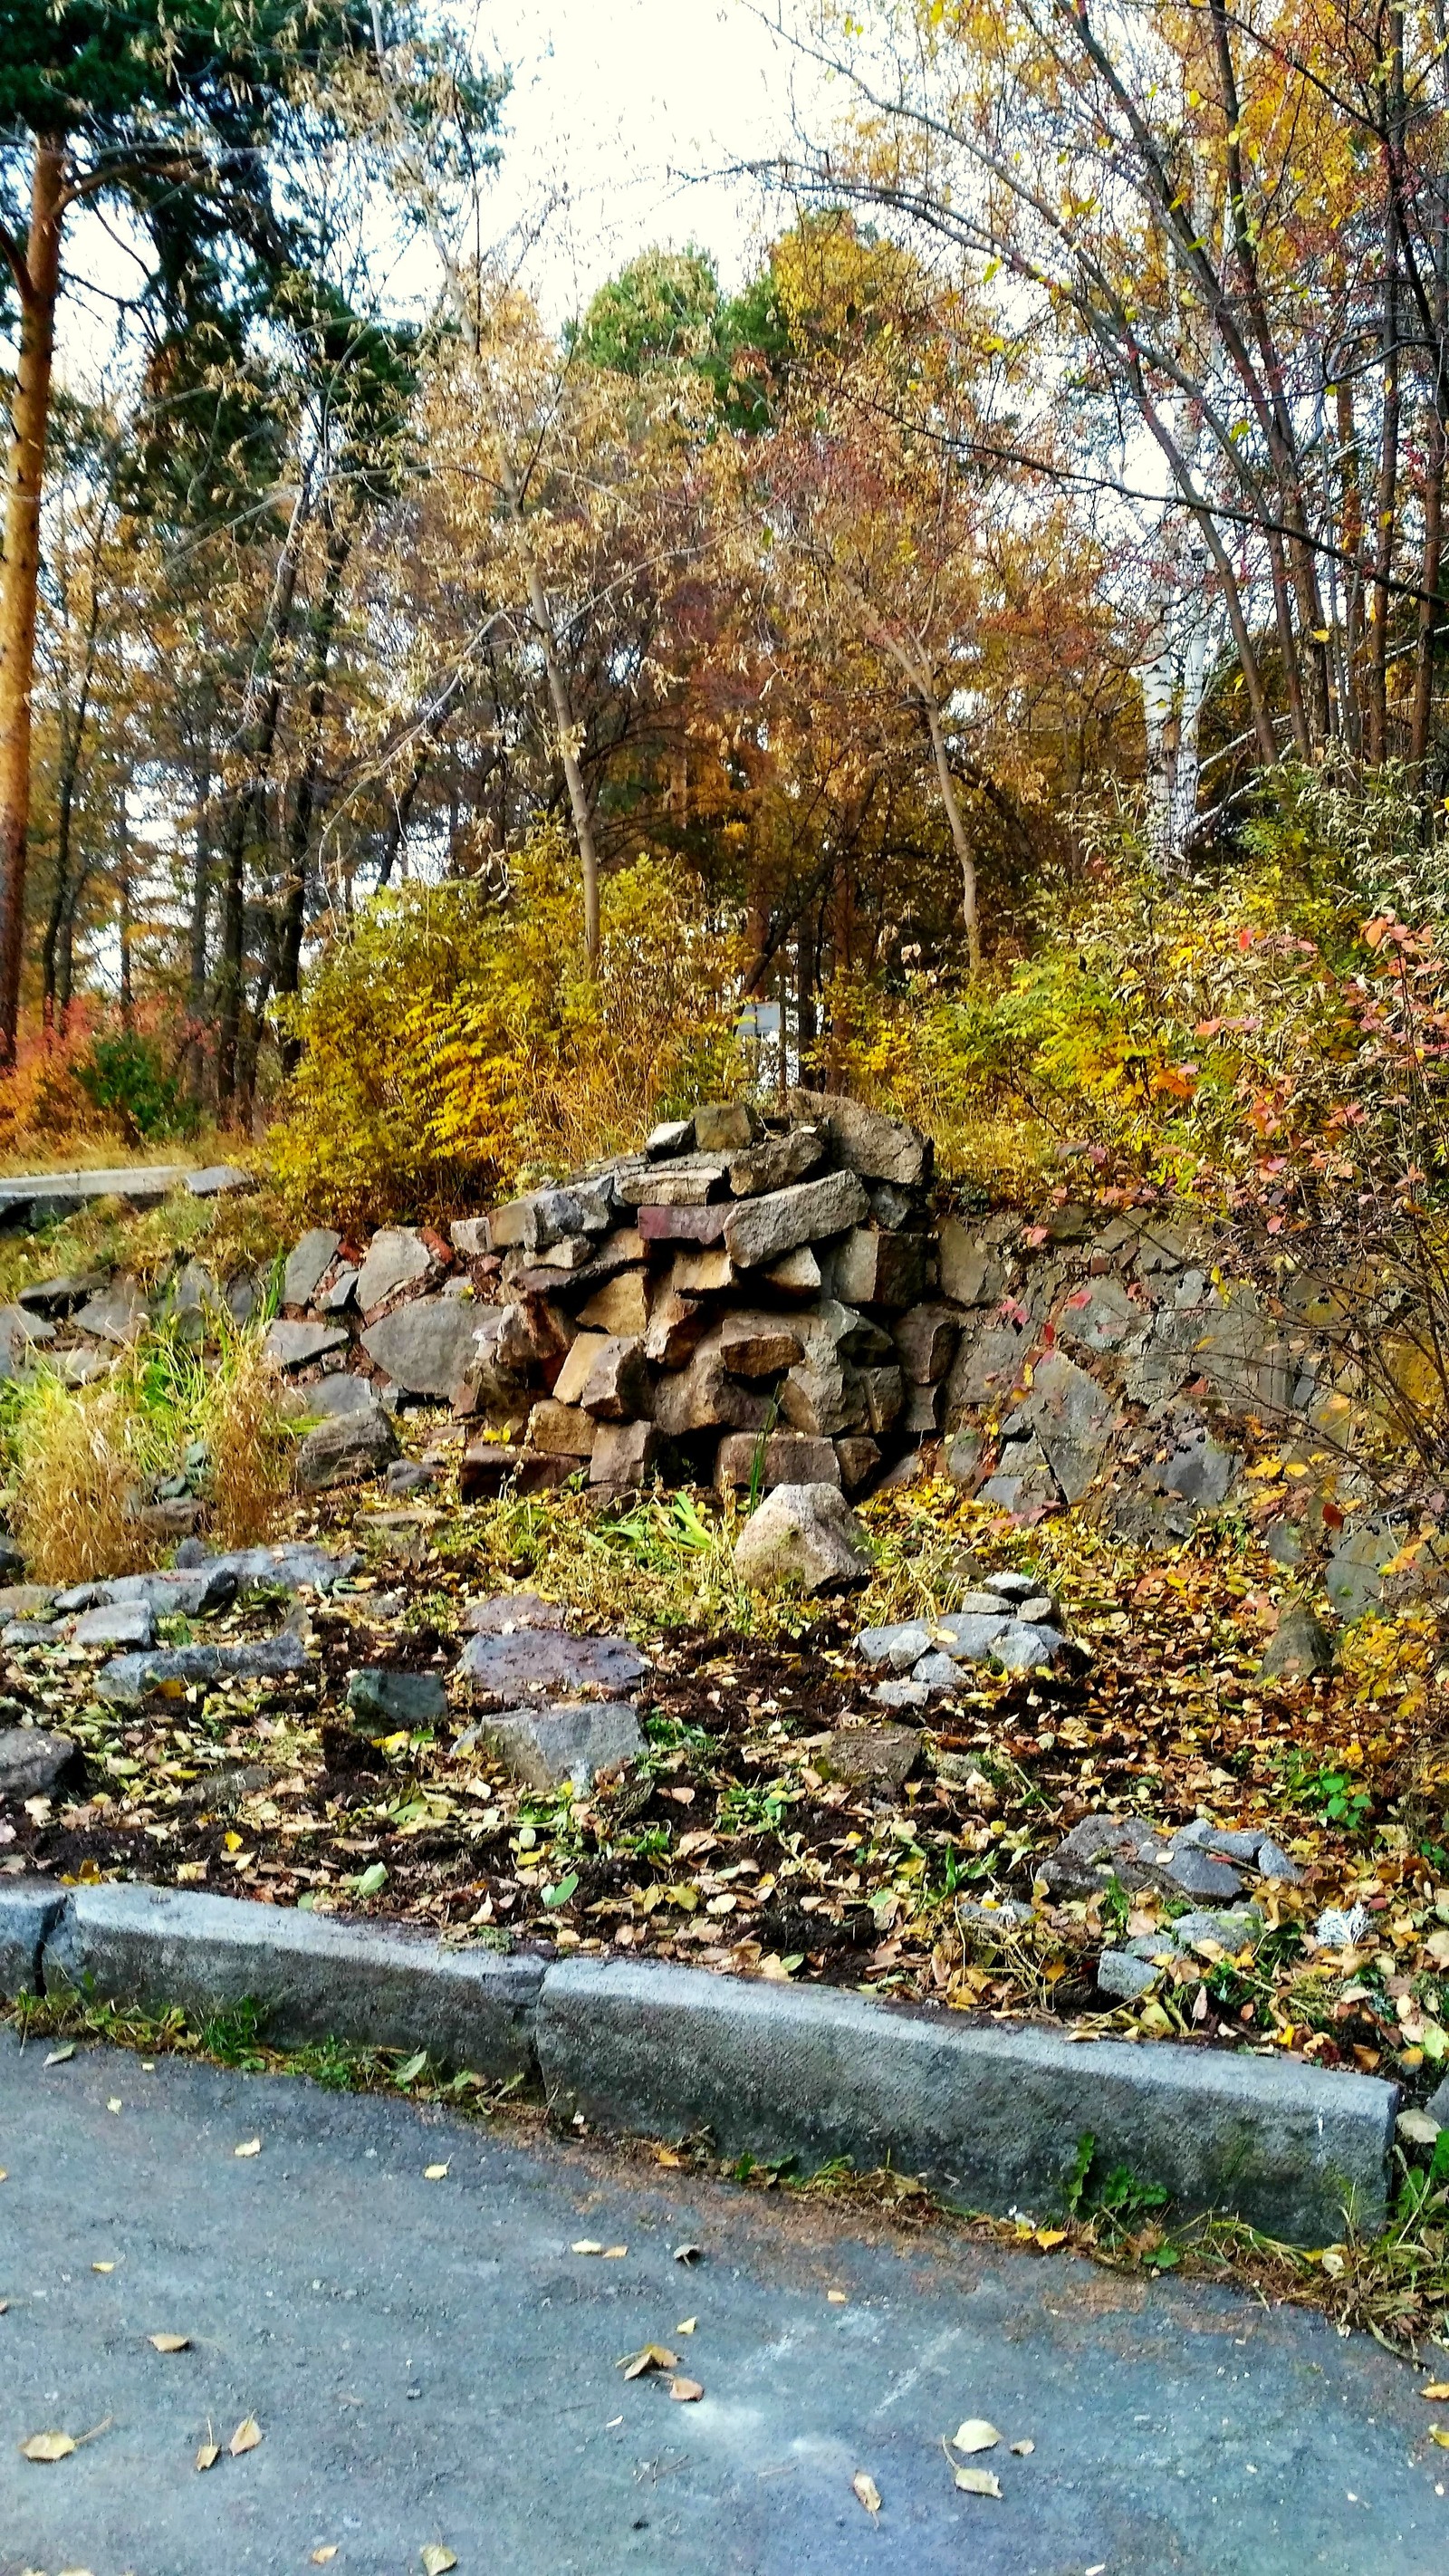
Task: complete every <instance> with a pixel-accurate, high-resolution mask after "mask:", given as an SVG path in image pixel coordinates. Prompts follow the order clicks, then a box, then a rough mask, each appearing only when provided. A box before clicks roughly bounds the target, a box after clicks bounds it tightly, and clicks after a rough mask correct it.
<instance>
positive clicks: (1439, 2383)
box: [1419, 2379, 1449, 2404]
mask: <svg viewBox="0 0 1449 2576" xmlns="http://www.w3.org/2000/svg"><path fill="white" fill-rule="evenodd" d="M1419 2395H1420V2396H1421V2397H1428V2398H1432V2399H1433V2400H1434V2402H1435V2403H1436V2404H1437V2403H1438V2402H1439V2401H1440V2400H1441V2399H1443V2398H1445V2397H1449V2379H1431V2380H1430V2382H1429V2385H1428V2387H1427V2388H1421V2389H1420V2391H1419Z"/></svg>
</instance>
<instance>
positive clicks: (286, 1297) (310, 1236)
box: [282, 1225, 342, 1306]
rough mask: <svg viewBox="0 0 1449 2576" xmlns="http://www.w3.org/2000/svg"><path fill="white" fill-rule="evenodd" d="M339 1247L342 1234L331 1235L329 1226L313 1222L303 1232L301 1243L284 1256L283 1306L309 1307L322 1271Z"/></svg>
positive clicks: (335, 1254) (334, 1256) (338, 1250)
mask: <svg viewBox="0 0 1449 2576" xmlns="http://www.w3.org/2000/svg"><path fill="white" fill-rule="evenodd" d="M341 1249H342V1237H341V1235H340V1234H333V1233H332V1231H331V1229H330V1227H328V1226H325V1225H314V1226H313V1227H312V1229H311V1231H310V1232H309V1233H307V1234H304V1235H303V1237H302V1240H301V1242H300V1243H297V1244H294V1245H293V1247H292V1250H291V1251H290V1252H289V1253H288V1255H287V1266H286V1269H285V1270H284V1271H283V1273H282V1303H283V1305H284V1306H310V1305H311V1303H312V1300H313V1298H314V1297H315V1295H316V1293H317V1290H318V1287H319V1285H320V1283H321V1280H322V1277H323V1274H324V1272H325V1271H326V1270H327V1269H328V1268H329V1267H330V1265H331V1263H332V1262H333V1261H334V1260H335V1259H336V1256H337V1254H338V1253H339V1252H340V1251H341Z"/></svg>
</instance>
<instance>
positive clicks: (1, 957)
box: [0, 135, 65, 1065]
mask: <svg viewBox="0 0 1449 2576" xmlns="http://www.w3.org/2000/svg"><path fill="white" fill-rule="evenodd" d="M64 173H65V156H64V149H63V146H62V144H61V142H60V140H59V138H58V137H57V136H55V135H37V137H36V142H35V163H34V169H33V173H32V180H31V206H30V236H29V241H28V244H27V249H26V275H25V280H24V284H23V286H22V288H21V313H20V348H19V354H18V358H17V362H16V369H15V391H14V395H13V397H12V402H11V421H12V437H11V442H10V455H9V461H8V467H7V471H6V478H5V538H4V544H5V556H4V565H3V570H0V1065H5V1064H13V1063H14V1061H15V1040H16V1031H17V1026H18V1022H19V1017H20V965H21V958H22V955H23V951H24V941H25V859H26V846H27V841H28V837H29V831H30V731H31V710H30V699H31V689H32V686H33V683H34V678H35V609H36V594H37V590H38V587H39V579H40V496H41V485H42V482H43V479H44V475H45V443H46V435H47V432H48V429H49V425H50V380H51V368H52V365H53V362H54V356H55V308H56V303H57V300H58V298H59V295H60V236H61V225H62V219H63V207H62V202H61V200H62V190H63V186H64Z"/></svg>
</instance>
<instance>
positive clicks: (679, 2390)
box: [669, 2379, 704, 2406]
mask: <svg viewBox="0 0 1449 2576" xmlns="http://www.w3.org/2000/svg"><path fill="white" fill-rule="evenodd" d="M669 2394H670V2396H671V2397H672V2398H673V2399H674V2401H675V2404H676V2405H678V2406H692V2405H693V2404H694V2401H695V2399H696V2397H702V2396H703V2395H704V2387H703V2384H702V2382H701V2381H699V2380H698V2379H671V2381H670V2383H669Z"/></svg>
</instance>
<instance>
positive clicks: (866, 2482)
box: [850, 2469, 880, 2513]
mask: <svg viewBox="0 0 1449 2576" xmlns="http://www.w3.org/2000/svg"><path fill="white" fill-rule="evenodd" d="M850 2483H851V2488H852V2490H853V2492H854V2493H855V2494H856V2495H857V2496H858V2497H859V2498H860V2501H861V2503H862V2504H863V2505H864V2507H865V2509H866V2512H867V2513H879V2511H880V2489H879V2487H878V2486H877V2485H876V2482H875V2480H874V2478H873V2477H872V2476H871V2475H870V2472H869V2470H868V2469H857V2470H856V2473H855V2475H854V2477H853V2478H852V2479H851V2481H850Z"/></svg>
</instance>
